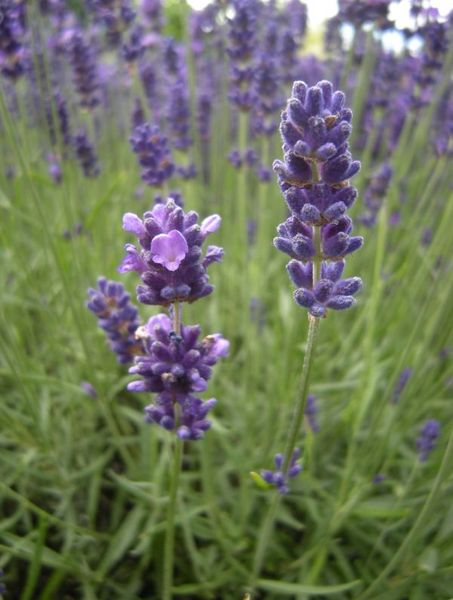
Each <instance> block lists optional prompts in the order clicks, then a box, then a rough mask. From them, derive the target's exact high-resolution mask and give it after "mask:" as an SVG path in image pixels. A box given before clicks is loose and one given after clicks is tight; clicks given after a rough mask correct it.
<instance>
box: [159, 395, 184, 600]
mask: <svg viewBox="0 0 453 600" xmlns="http://www.w3.org/2000/svg"><path fill="white" fill-rule="evenodd" d="M175 412H176V406H175ZM182 445H183V441H182V440H181V439H180V438H176V444H175V448H174V453H173V469H172V473H171V482H170V495H169V504H168V510H167V527H166V529H165V546H164V582H163V590H162V599H163V600H171V598H172V586H173V562H174V554H175V553H174V548H175V513H176V498H177V495H178V484H179V476H180V474H181V463H182Z"/></svg>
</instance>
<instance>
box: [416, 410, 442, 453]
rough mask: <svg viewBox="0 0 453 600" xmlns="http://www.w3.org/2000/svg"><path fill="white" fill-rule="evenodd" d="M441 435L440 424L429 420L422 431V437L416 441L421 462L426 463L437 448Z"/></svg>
mask: <svg viewBox="0 0 453 600" xmlns="http://www.w3.org/2000/svg"><path fill="white" fill-rule="evenodd" d="M439 435H440V423H439V421H436V420H435V419H429V420H428V421H426V423H425V424H424V425H423V426H422V427H421V429H420V435H419V436H418V438H417V440H416V445H417V450H418V458H419V461H420V462H426V461H427V460H428V457H429V455H430V454H431V452H432V451H433V450H434V448H435V447H436V442H437V438H438V437H439Z"/></svg>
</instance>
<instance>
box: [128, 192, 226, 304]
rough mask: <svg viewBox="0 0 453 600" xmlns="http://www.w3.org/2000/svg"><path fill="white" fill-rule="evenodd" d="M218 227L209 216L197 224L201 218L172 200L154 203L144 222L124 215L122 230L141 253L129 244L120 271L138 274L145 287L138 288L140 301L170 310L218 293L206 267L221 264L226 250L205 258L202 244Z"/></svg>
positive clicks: (213, 250) (212, 248) (216, 219)
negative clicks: (211, 283)
mask: <svg viewBox="0 0 453 600" xmlns="http://www.w3.org/2000/svg"><path fill="white" fill-rule="evenodd" d="M220 222H221V219H220V217H219V216H218V215H211V216H210V217H207V218H206V219H204V220H203V221H202V222H201V225H198V214H197V213H196V212H194V211H190V212H188V213H185V212H184V210H183V209H182V208H181V207H179V206H177V205H176V204H175V202H174V201H173V200H172V199H169V200H168V201H167V202H166V203H165V204H162V203H158V204H156V205H155V206H154V208H153V209H152V210H151V211H148V212H146V213H145V214H144V215H143V220H142V219H140V218H139V217H138V216H137V215H135V214H133V213H126V214H125V215H124V217H123V229H124V230H125V231H128V232H129V233H133V234H134V235H135V236H136V237H137V238H138V241H139V243H140V246H141V250H140V251H138V250H137V248H136V247H135V246H134V245H133V244H126V246H125V249H126V256H125V257H124V259H123V261H122V263H121V265H120V266H119V267H118V270H119V272H120V273H125V272H127V271H136V272H137V273H139V274H140V276H141V279H142V282H143V285H139V286H138V287H137V298H138V301H139V302H142V303H143V304H154V305H161V306H167V305H169V304H172V303H174V302H193V301H195V300H198V299H199V298H203V297H204V296H208V295H209V294H210V293H211V292H212V291H213V289H214V288H213V286H212V285H210V283H209V277H208V275H207V268H208V266H209V265H210V264H212V263H213V262H220V261H221V260H222V258H223V250H222V248H219V247H218V246H208V248H207V251H206V254H205V255H204V256H203V255H202V244H203V242H204V240H205V239H206V238H207V237H208V235H210V234H211V233H213V232H214V231H216V230H217V229H218V227H219V226H220Z"/></svg>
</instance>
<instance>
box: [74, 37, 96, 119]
mask: <svg viewBox="0 0 453 600" xmlns="http://www.w3.org/2000/svg"><path fill="white" fill-rule="evenodd" d="M68 52H69V59H70V61H71V65H72V70H73V82H74V87H75V89H76V91H77V93H78V94H79V97H80V106H82V107H83V108H88V109H92V108H94V107H95V106H97V105H98V104H99V77H98V72H97V63H96V57H95V55H94V52H93V46H92V45H91V44H89V43H88V40H87V39H86V38H85V37H84V35H83V33H82V32H81V31H74V32H73V33H72V36H71V40H70V43H69V46H68Z"/></svg>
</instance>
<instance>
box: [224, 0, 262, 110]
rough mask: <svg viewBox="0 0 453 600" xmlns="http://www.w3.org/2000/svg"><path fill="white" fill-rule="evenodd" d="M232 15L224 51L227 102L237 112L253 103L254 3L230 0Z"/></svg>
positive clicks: (243, 0)
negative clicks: (227, 70)
mask: <svg viewBox="0 0 453 600" xmlns="http://www.w3.org/2000/svg"><path fill="white" fill-rule="evenodd" d="M232 5H233V9H234V14H233V16H232V17H231V19H230V27H229V31H228V47H227V52H228V55H229V57H230V61H231V63H230V84H231V85H230V94H229V97H230V100H231V102H232V103H233V104H235V105H236V106H237V107H238V108H239V109H240V110H250V108H251V106H252V104H253V101H254V92H253V87H252V81H253V77H254V68H253V55H254V50H255V47H256V44H255V40H256V30H257V27H256V18H257V10H258V3H257V2H254V1H253V0H233V2H232Z"/></svg>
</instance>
